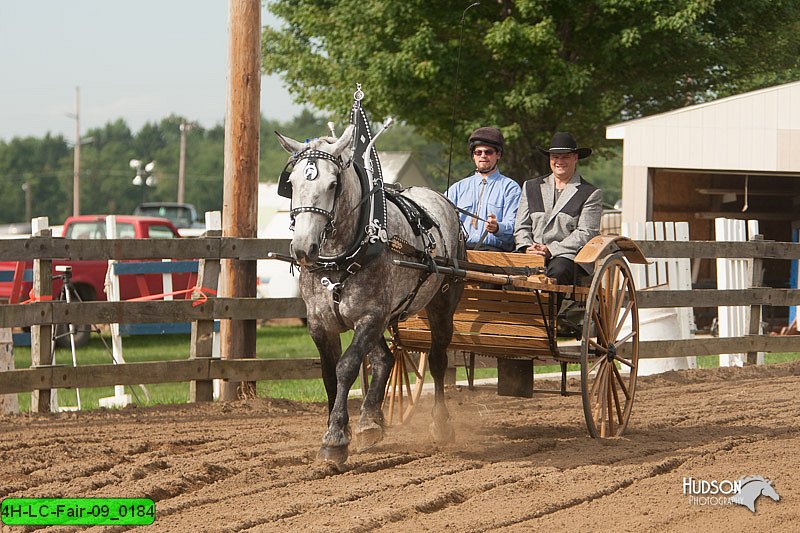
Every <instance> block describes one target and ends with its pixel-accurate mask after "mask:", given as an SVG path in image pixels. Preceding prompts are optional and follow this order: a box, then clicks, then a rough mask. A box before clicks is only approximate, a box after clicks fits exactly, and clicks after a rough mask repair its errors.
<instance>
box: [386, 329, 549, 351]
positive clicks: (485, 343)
mask: <svg viewBox="0 0 800 533" xmlns="http://www.w3.org/2000/svg"><path fill="white" fill-rule="evenodd" d="M430 338H431V334H430V332H429V331H415V330H405V331H403V332H401V333H400V341H401V342H402V341H403V340H404V339H407V340H409V341H428V342H430ZM461 346H467V347H469V346H472V347H478V346H480V347H496V348H503V349H519V350H521V351H527V350H532V349H549V347H550V344H549V343H548V342H547V339H531V338H527V337H512V336H504V335H472V334H469V333H454V334H453V339H452V341H451V342H450V348H451V349H453V350H469V348H461ZM474 351H480V350H477V349H476V350H474Z"/></svg>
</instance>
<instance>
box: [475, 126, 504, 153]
mask: <svg viewBox="0 0 800 533" xmlns="http://www.w3.org/2000/svg"><path fill="white" fill-rule="evenodd" d="M481 144H484V145H486V146H491V147H492V148H494V149H495V150H497V151H498V152H502V151H503V148H504V147H505V139H503V134H502V133H500V130H498V129H497V128H490V127H488V126H484V127H482V128H478V129H477V130H475V131H473V132H472V135H470V136H469V151H470V153H472V151H473V150H475V147H476V146H479V145H481Z"/></svg>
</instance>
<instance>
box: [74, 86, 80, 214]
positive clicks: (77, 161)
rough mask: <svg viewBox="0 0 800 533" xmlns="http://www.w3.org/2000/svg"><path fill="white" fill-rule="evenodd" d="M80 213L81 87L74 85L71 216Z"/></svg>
mask: <svg viewBox="0 0 800 533" xmlns="http://www.w3.org/2000/svg"><path fill="white" fill-rule="evenodd" d="M80 214H81V88H80V87H75V156H74V159H73V161H72V216H78V215H80Z"/></svg>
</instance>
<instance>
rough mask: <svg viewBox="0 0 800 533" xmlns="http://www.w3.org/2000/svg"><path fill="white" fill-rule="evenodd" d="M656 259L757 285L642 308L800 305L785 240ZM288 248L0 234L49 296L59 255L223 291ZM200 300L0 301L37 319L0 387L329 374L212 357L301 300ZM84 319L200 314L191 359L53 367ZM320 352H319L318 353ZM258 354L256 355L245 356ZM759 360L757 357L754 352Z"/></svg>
mask: <svg viewBox="0 0 800 533" xmlns="http://www.w3.org/2000/svg"><path fill="white" fill-rule="evenodd" d="M637 244H638V245H639V246H640V248H641V249H642V251H643V252H644V254H645V256H646V257H648V258H690V259H701V258H704V259H711V258H721V257H725V258H753V259H754V261H753V265H754V268H753V272H754V274H753V279H754V280H755V281H756V283H755V285H756V286H754V287H752V288H749V289H738V290H715V289H700V290H659V291H647V290H643V291H637V299H638V302H639V306H640V308H658V307H716V306H720V305H746V306H750V307H751V320H750V323H751V329H750V331H751V332H757V331H758V325H759V323H760V320H761V306H764V305H771V306H790V305H798V304H800V290H798V289H774V288H763V287H758V286H757V285H759V283H758V281H759V280H760V272H761V261H762V260H763V259H782V260H795V259H800V244H793V243H780V242H764V241H750V242H714V241H688V242H662V241H637ZM271 251H274V252H279V253H287V252H288V241H286V240H269V239H246V238H232V237H219V236H216V237H215V236H211V237H200V238H192V239H180V240H162V239H137V240H131V239H108V240H91V241H90V240H69V239H62V238H53V237H49V236H37V237H31V238H29V239H20V240H3V241H0V258H2V260H5V261H26V260H34V269H33V270H34V282H35V283H36V284H37V287H38V288H39V290H40V291H41V292H39V294H44V295H46V294H48V292H49V290H50V287H51V286H52V281H51V262H52V259H54V258H57V259H71V260H89V259H95V260H96V259H106V260H107V259H117V260H130V259H138V260H142V259H162V258H170V259H196V258H201V262H200V273H199V282H198V286H200V287H206V288H209V289H214V290H216V286H217V278H218V275H219V263H220V260H221V259H228V258H231V259H240V260H257V259H263V258H265V257H266V255H267V253H268V252H271ZM195 303H196V302H193V301H192V300H173V301H125V302H73V303H71V304H67V303H65V302H60V301H47V300H46V299H43V300H42V301H35V302H33V303H29V304H26V305H0V328H10V327H21V326H32V333H33V335H32V344H33V346H32V350H31V354H32V359H33V362H34V366H33V367H32V368H29V369H21V370H10V371H4V372H0V394H9V393H17V392H34V394H35V398H37V400H35V401H34V402H33V410H34V411H46V410H49V397H50V394H49V390H50V389H54V388H71V387H101V386H110V385H134V384H139V383H148V384H149V383H166V382H187V381H188V382H191V386H190V391H191V394H190V401H193V402H194V401H210V400H211V399H212V387H211V383H212V381H211V380H213V379H226V380H233V381H259V380H280V379H304V378H315V377H319V376H320V369H319V363H318V360H317V359H316V357H313V358H312V357H309V358H304V359H289V360H283V359H281V360H274V359H273V360H270V359H254V358H252V357H254V354H236V355H237V356H241V357H243V358H237V359H226V360H220V359H212V358H211V341H212V331H213V322H214V320H215V319H216V320H219V319H221V320H230V319H233V320H257V319H271V318H289V317H302V316H305V306H304V304H303V302H302V300H300V299H297V298H284V299H257V298H227V297H211V298H209V299H208V300H206V301H203V302H202V303H199V304H198V305H194V304H195ZM76 317H80V319H79V321H80V323H82V324H87V323H92V324H110V323H144V322H191V323H192V340H191V344H190V353H189V354H188V356H189V357H188V359H186V360H177V361H164V362H143V363H128V364H125V365H111V364H108V365H85V366H79V367H75V368H73V367H71V366H58V365H52V353H51V351H50V350H51V349H50V342H49V340H50V338H51V328H52V325H53V324H69V323H70V322H73V321H76ZM743 351H746V352H749V353H750V354H752V355H753V357H754V354H755V353H756V352H760V351H763V352H792V351H800V337H798V336H793V337H792V336H788V337H771V336H768V335H759V334H755V333H754V334H750V335H746V336H744V337H731V338H702V339H701V338H696V339H688V340H678V341H676V340H664V341H642V342H641V343H640V357H643V358H659V357H684V356H693V355H707V354H720V353H732V352H743ZM309 355H311V354H309ZM244 357H249V358H244ZM748 360H750V359H748Z"/></svg>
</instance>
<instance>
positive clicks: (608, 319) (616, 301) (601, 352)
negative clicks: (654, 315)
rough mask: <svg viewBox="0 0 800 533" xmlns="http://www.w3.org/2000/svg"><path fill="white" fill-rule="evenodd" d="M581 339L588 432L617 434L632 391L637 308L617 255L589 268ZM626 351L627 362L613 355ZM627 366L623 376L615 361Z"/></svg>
mask: <svg viewBox="0 0 800 533" xmlns="http://www.w3.org/2000/svg"><path fill="white" fill-rule="evenodd" d="M586 305H587V309H586V314H585V315H584V316H585V321H586V323H585V324H584V330H583V338H582V340H581V395H582V397H583V412H584V417H585V419H586V426H587V429H588V430H589V434H590V435H592V436H593V437H596V438H610V437H618V436H620V435H622V434H623V433H624V431H625V428H626V427H627V425H628V421H629V419H630V414H631V410H632V408H633V399H634V391H635V390H636V375H637V370H636V369H637V365H638V360H639V309H638V306H637V304H636V290H635V287H634V284H633V277H632V276H631V273H630V269H629V268H628V264H627V262H626V261H625V259H624V257H623V256H622V254H621V253H616V254H612V255H609V256H606V257H605V258H604V259H603V260H602V261H601V262H600V263H599V265H597V267H596V269H595V275H594V278H593V280H592V284H591V287H590V289H589V294H588V296H587V299H586ZM623 344H624V345H625V346H626V350H627V347H630V352H628V353H630V354H631V356H630V359H629V360H625V359H623V358H622V357H620V356H619V355H617V350H618V349H619V347H620V346H621V345H623ZM617 361H619V363H620V364H624V365H626V366H628V367H629V368H630V372H629V373H626V374H625V375H623V374H622V373H621V372H620V371H619V369H618V368H617V364H616V362H617Z"/></svg>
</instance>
